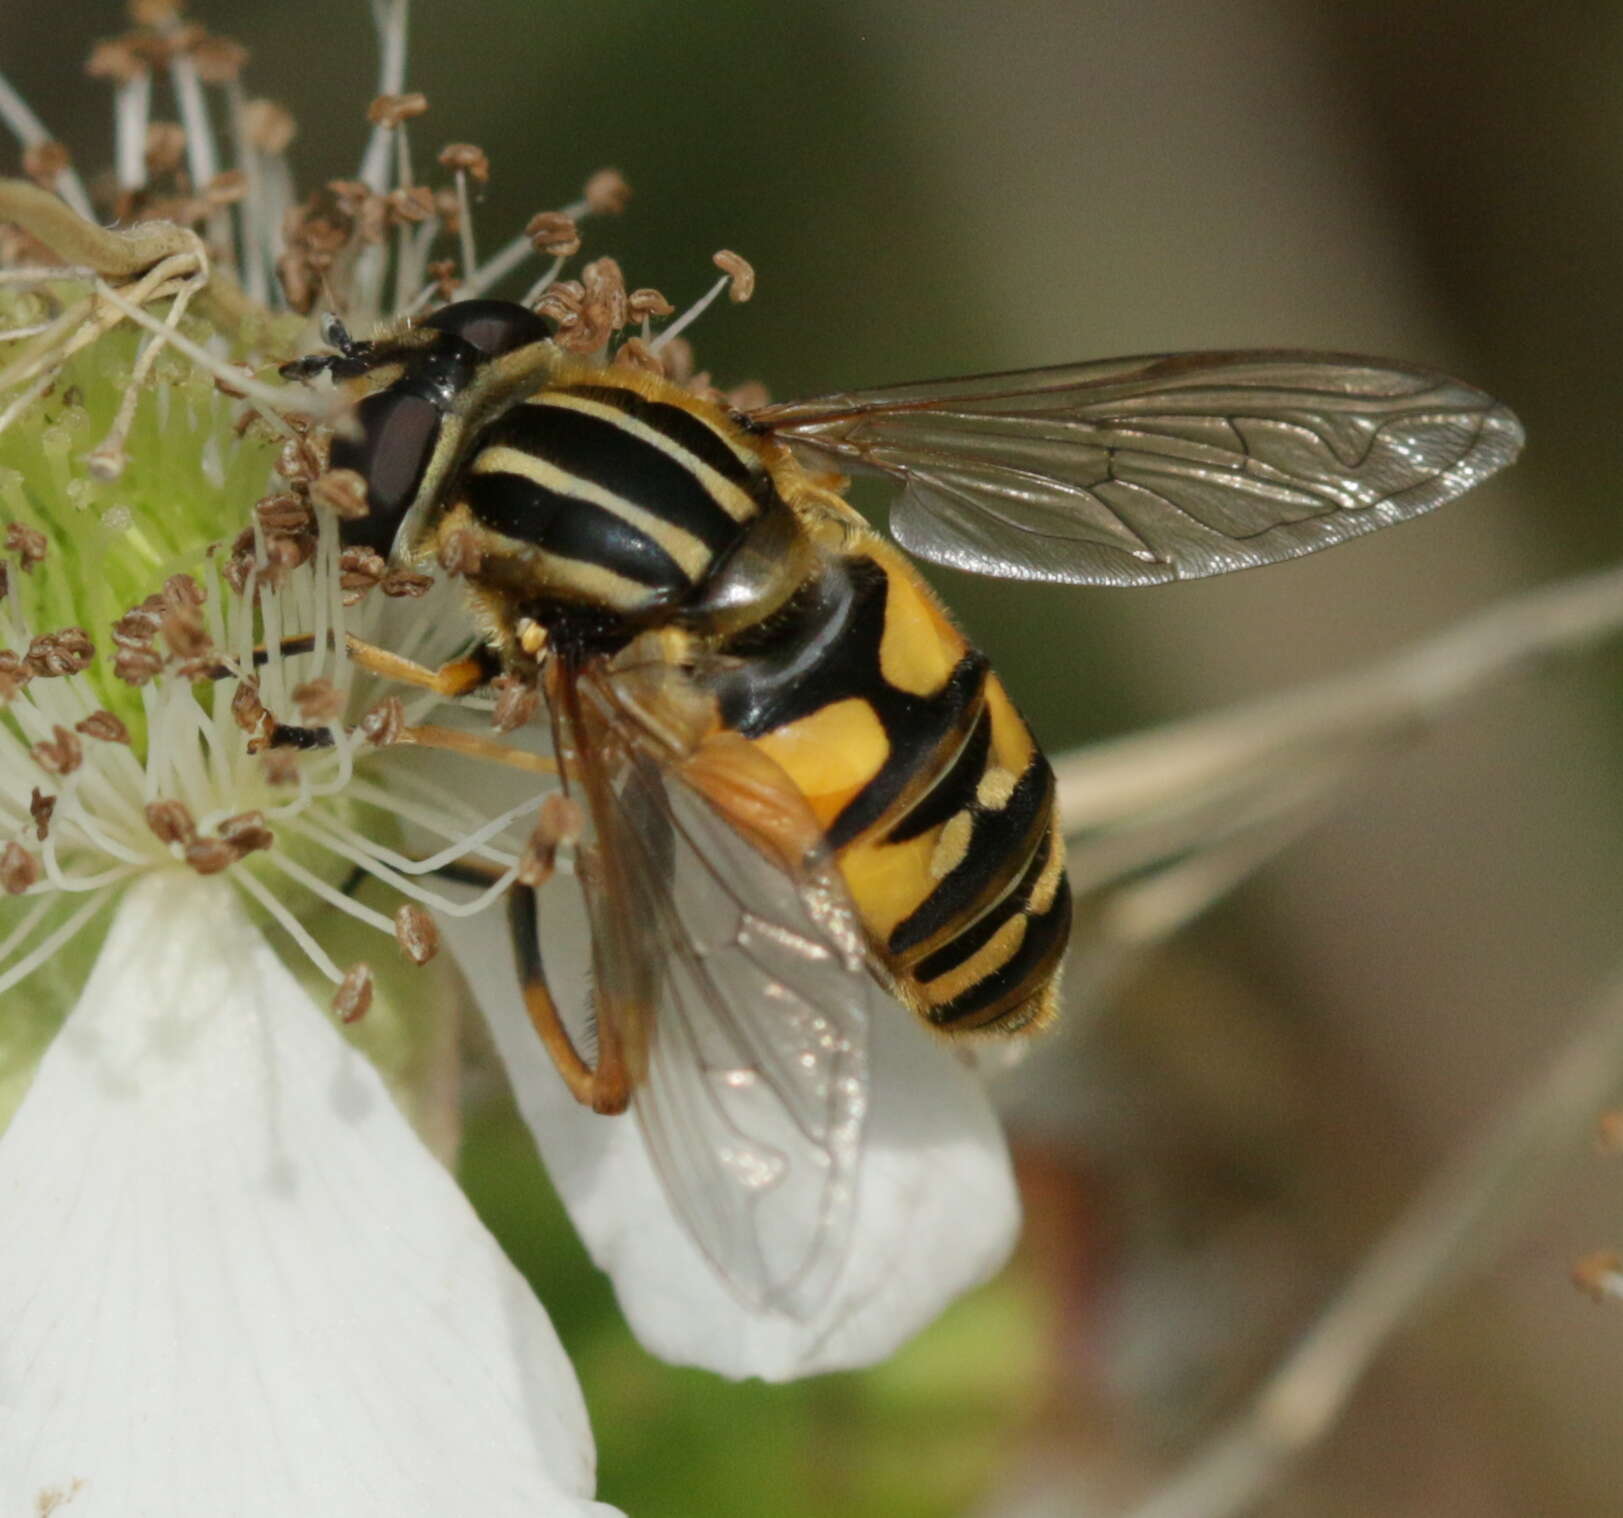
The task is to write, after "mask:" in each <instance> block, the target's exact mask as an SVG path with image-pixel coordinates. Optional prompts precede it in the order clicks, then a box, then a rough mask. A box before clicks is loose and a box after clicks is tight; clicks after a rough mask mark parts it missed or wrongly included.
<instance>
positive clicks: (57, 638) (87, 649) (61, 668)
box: [25, 627, 96, 679]
mask: <svg viewBox="0 0 1623 1518" xmlns="http://www.w3.org/2000/svg"><path fill="white" fill-rule="evenodd" d="M95 653H96V647H95V645H94V644H93V643H92V642H91V641H90V636H89V634H88V633H86V632H85V630H84V629H83V628H82V627H65V628H63V629H62V631H61V632H55V633H41V634H40V636H39V637H37V638H35V639H34V640H33V642H32V643H30V644H29V645H28V654H27V658H26V660H25V662H26V663H27V665H28V668H29V671H30V672H31V673H33V674H35V675H40V676H43V677H44V678H46V679H53V678H58V677H60V676H62V675H76V674H78V673H79V672H80V671H81V670H85V669H88V668H89V667H90V661H91V660H92V659H93V658H94V657H95Z"/></svg>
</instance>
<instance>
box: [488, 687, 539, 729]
mask: <svg viewBox="0 0 1623 1518" xmlns="http://www.w3.org/2000/svg"><path fill="white" fill-rule="evenodd" d="M490 684H491V689H492V690H494V691H495V692H496V707H495V710H494V711H493V712H492V713H491V716H490V721H491V726H492V727H494V728H495V729H496V731H497V732H498V733H511V732H513V731H514V730H515V729H517V728H521V727H525V726H527V725H528V724H529V723H530V722H531V721H532V720H533V719H534V717H535V713H536V709H537V708H538V707H539V706H540V704H541V696H540V693H539V692H538V691H537V690H536V688H535V686H534V685H532V684H531V683H530V682H529V681H527V680H520V679H517V678H515V677H514V676H512V675H498V676H497V677H496V679H494V680H492V681H491V682H490Z"/></svg>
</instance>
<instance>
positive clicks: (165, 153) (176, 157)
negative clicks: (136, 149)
mask: <svg viewBox="0 0 1623 1518" xmlns="http://www.w3.org/2000/svg"><path fill="white" fill-rule="evenodd" d="M143 156H144V157H145V159H146V166H147V173H149V174H157V175H161V174H173V173H174V172H175V170H176V169H178V168H179V167H180V166H181V164H182V163H184V162H185V161H186V130H185V128H184V127H182V126H181V124H180V123H179V122H178V121H153V122H149V123H148V124H147V137H146V146H145V149H144V153H143Z"/></svg>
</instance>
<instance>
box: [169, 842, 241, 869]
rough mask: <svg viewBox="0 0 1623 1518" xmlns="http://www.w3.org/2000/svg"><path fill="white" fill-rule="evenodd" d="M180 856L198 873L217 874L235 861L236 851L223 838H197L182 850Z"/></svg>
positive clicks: (228, 867)
mask: <svg viewBox="0 0 1623 1518" xmlns="http://www.w3.org/2000/svg"><path fill="white" fill-rule="evenodd" d="M182 857H183V858H184V859H185V861H186V863H187V864H189V865H190V866H191V867H192V868H193V869H194V870H196V871H197V873H198V874H199V875H218V874H219V873H220V872H221V871H222V870H228V869H230V867H231V866H232V865H234V864H235V863H236V862H237V851H236V850H235V849H234V848H233V847H232V846H231V845H230V844H229V843H227V842H226V841H225V840H224V839H223V838H197V839H194V840H193V841H192V842H191V843H188V844H187V845H186V847H185V848H184V849H183V850H182Z"/></svg>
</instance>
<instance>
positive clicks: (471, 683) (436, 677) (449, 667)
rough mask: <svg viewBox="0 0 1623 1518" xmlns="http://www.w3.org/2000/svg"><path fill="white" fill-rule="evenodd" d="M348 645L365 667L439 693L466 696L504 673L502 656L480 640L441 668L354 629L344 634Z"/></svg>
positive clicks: (370, 670) (376, 673)
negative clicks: (361, 635)
mask: <svg viewBox="0 0 1623 1518" xmlns="http://www.w3.org/2000/svg"><path fill="white" fill-rule="evenodd" d="M344 647H345V648H346V649H347V650H348V651H349V656H350V658H351V659H352V660H353V661H354V662H355V663H356V664H358V665H359V666H360V667H361V668H362V669H364V670H367V671H368V672H369V673H371V674H374V675H381V676H382V677H383V678H384V679H386V680H397V681H399V682H400V684H402V685H415V686H416V687H417V688H418V689H419V690H431V691H433V692H434V693H435V694H436V695H439V696H445V697H447V698H453V697H456V696H466V695H468V694H470V693H471V692H473V691H476V690H478V689H479V687H480V686H481V685H488V684H489V683H490V682H491V681H492V680H493V679H495V677H496V676H497V675H499V674H500V673H501V668H502V666H501V659H500V657H499V656H498V655H497V653H496V651H495V649H493V648H490V647H489V646H488V645H486V644H480V645H479V647H478V648H476V649H474V651H473V652H472V653H471V654H464V655H463V657H462V658H460V659H452V660H451V661H450V662H449V663H447V664H442V665H440V667H439V668H438V669H430V668H429V667H428V666H427V665H426V664H419V663H418V662H417V661H416V660H415V659H406V658H402V657H401V656H400V655H399V654H394V653H390V652H389V650H388V649H386V648H379V647H378V646H377V644H375V643H368V642H366V641H365V640H364V639H362V638H357V637H356V636H355V635H354V634H353V633H348V634H346V635H345V637H344Z"/></svg>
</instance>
